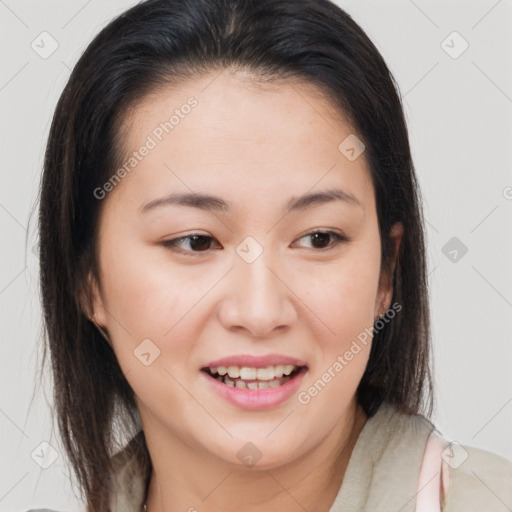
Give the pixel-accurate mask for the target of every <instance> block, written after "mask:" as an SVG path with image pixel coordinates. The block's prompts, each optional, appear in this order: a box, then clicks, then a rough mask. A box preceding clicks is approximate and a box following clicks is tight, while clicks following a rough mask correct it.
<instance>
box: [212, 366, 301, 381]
mask: <svg viewBox="0 0 512 512" xmlns="http://www.w3.org/2000/svg"><path fill="white" fill-rule="evenodd" d="M296 368H297V367H296V366H294V365H293V364H285V365H282V364H277V365H275V366H267V367H266V368H251V367H249V366H241V367H240V366H234V365H233V366H228V367H226V366H218V367H214V366H212V367H211V368H210V372H211V373H212V374H218V375H220V376H224V375H226V374H227V375H229V377H230V378H231V379H238V378H240V379H242V380H260V381H271V380H273V379H280V378H282V377H284V376H287V375H290V374H291V373H292V372H293V371H294V370H295V369H296Z"/></svg>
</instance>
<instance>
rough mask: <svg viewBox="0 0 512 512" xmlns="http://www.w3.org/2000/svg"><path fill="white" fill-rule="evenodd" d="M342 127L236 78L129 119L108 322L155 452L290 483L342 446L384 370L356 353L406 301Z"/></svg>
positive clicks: (100, 320)
mask: <svg viewBox="0 0 512 512" xmlns="http://www.w3.org/2000/svg"><path fill="white" fill-rule="evenodd" d="M186 105H188V107H187V106H186ZM333 112H334V111H333V108H332V106H330V105H329V104H328V103H327V102H326V101H325V100H324V99H322V97H321V96H320V94H319V93H318V91H316V90H315V89H314V88H313V87H312V86H307V85H304V84H302V85H300V84H292V83H289V82H288V83H282V84H280V85H274V86H272V87H269V86H266V87H259V86H255V85H254V84H251V83H250V82H249V81H247V80H245V81H244V80H242V79H240V78H239V77H238V76H236V75H234V74H232V73H230V72H229V71H224V72H223V73H222V74H220V75H219V76H217V73H216V74H211V75H208V76H203V77H201V78H198V79H196V80H194V81H191V82H190V83H188V84H185V85H180V86H179V88H169V89H165V90H164V89H163V90H160V91H158V92H155V93H154V94H152V95H151V96H150V97H147V98H146V99H145V100H143V101H142V102H141V103H139V104H138V105H137V106H136V108H134V109H133V110H132V111H131V112H130V115H129V117H127V119H126V123H125V125H124V129H123V141H124V148H123V150H124V152H125V153H124V154H125V160H124V162H123V163H126V165H125V167H124V170H125V172H122V171H119V172H118V174H117V176H118V178H122V179H121V180H119V179H117V180H115V179H114V180H111V182H110V185H109V184H107V185H106V186H105V187H104V188H103V190H104V191H106V190H109V189H111V190H110V191H109V192H108V193H107V194H105V197H104V198H103V199H98V200H101V201H102V205H101V206H102V211H101V217H100V224H99V239H98V261H99V268H100V279H99V283H96V285H95V286H94V302H93V303H94V308H93V312H94V319H95V321H96V323H97V324H98V325H100V326H102V327H103V328H104V329H105V331H107V332H108V336H109V338H110V340H111V344H112V347H113V349H114V352H115V354H116V356H117V358H118V360H119V363H120V366H121V368H122V370H123V373H124V374H125V375H126V378H127V380H128V381H129V383H130V385H131V387H132V388H133V390H134V392H135V394H136V399H137V405H138V408H139V412H140V415H141V419H142V422H143V427H144V430H145V431H146V433H149V434H150V435H152V436H153V439H160V440H161V442H162V443H164V439H165V443H175V445H176V446H177V445H178V444H180V445H181V446H187V447H188V448H189V449H190V450H194V451H196V452H198V453H203V454H205V455H206V456H208V457H212V458H213V459H215V460H220V461H222V462H223V463H225V464H236V465H240V464H241V461H242V458H241V454H240V450H241V449H245V450H249V451H250V450H255V449H254V448H247V445H246V443H248V442H251V443H252V444H253V445H254V446H255V447H256V448H257V453H259V454H260V455H259V456H261V459H260V461H259V462H258V464H259V465H260V467H275V466H277V465H279V464H284V463H287V462H292V461H293V460H295V459H296V458H298V457H300V456H301V455H303V454H305V453H306V452H308V451H309V450H311V449H312V448H314V447H315V446H318V445H319V444H321V443H322V442H324V441H325V440H328V439H331V438H332V439H335V438H338V437H339V434H340V432H341V430H340V429H341V428H342V425H343V424H344V421H345V420H346V418H347V415H348V412H349V411H350V410H351V408H353V407H354V404H355V392H356V388H357V386H358V383H359V381H360V379H361V377H362V375H363V372H364V369H365V366H366V364H367V361H368V356H369V352H370V345H371V342H370V340H368V342H367V343H366V344H363V343H361V342H358V346H359V351H357V350H356V349H355V348H354V344H353V342H354V340H358V335H360V334H361V333H363V332H364V331H365V329H370V328H371V327H372V325H373V323H374V320H375V316H376V315H378V314H379V313H383V312H384V311H385V309H386V308H387V307H389V302H390V300H391V290H390V289H389V288H383V287H379V282H380V279H379V278H380V265H381V259H380V238H379V232H378V221H377V216H376V206H375V198H374V190H373V187H372V184H371V180H370V174H369V170H368V167H367V162H366V160H365V155H364V153H363V154H361V156H359V157H358V158H356V159H353V158H351V159H349V158H347V157H346V156H345V155H346V154H344V153H342V152H341V151H340V149H339V148H338V146H339V145H340V143H341V142H342V141H344V140H345V139H346V137H348V136H349V135H351V133H352V131H351V129H350V127H349V125H348V124H347V123H346V122H344V120H343V119H342V118H341V116H338V117H336V118H335V117H333ZM173 113H174V114H175V115H174V119H171V121H169V120H170V118H171V115H173ZM166 122H167V123H168V124H167V125H166V124H165V123H166ZM144 147H145V148H146V150H145V149H143V148H144ZM134 152H136V153H134ZM130 157H131V158H132V160H130ZM319 194H320V195H319ZM97 195H98V197H102V195H103V192H100V191H98V192H97ZM204 196H209V197H210V198H209V199H207V198H205V197H204ZM212 197H213V198H215V199H212ZM308 197H309V199H308ZM180 198H181V199H180ZM398 242H399V239H398V240H397V243H398ZM351 347H352V348H351ZM347 351H348V352H352V357H351V358H350V359H349V360H348V358H347V357H345V355H348V354H347ZM340 357H341V358H342V359H343V361H344V362H343V363H341V360H340ZM337 362H338V365H337V364H336V363H337ZM339 365H342V369H340V366H339ZM223 367H225V368H223ZM208 368H209V370H207V369H208ZM226 371H229V373H228V375H227V380H226V375H224V376H222V375H221V374H222V373H225V372H226ZM290 371H291V372H292V373H291V374H290V375H286V374H287V373H289V372H290ZM326 372H327V373H329V374H330V376H331V378H330V379H329V378H328V377H326V376H325V374H326ZM210 373H211V375H210ZM237 375H238V377H237ZM219 379H221V380H219ZM319 379H320V380H321V381H322V384H320V385H319V384H318V381H319ZM315 383H316V387H315ZM239 386H240V387H239ZM247 386H248V387H249V388H247ZM260 387H261V389H260ZM243 388H245V389H243ZM251 388H257V389H251ZM313 388H314V389H316V392H315V391H314V389H313ZM154 442H155V443H156V442H157V441H154ZM162 445H163V444H162ZM255 452H256V450H255ZM242 455H243V451H242Z"/></svg>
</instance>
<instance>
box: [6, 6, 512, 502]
mask: <svg viewBox="0 0 512 512" xmlns="http://www.w3.org/2000/svg"><path fill="white" fill-rule="evenodd" d="M133 3H134V2H128V1H120V0H108V1H100V0H89V1H83V0H79V1H76V0H73V1H66V2H63V1H61V2H57V1H38V2H35V1H26V0H0V34H1V35H0V38H1V39H0V56H1V57H0V58H1V64H0V109H1V123H0V129H1V134H0V145H1V146H0V148H1V153H0V154H1V159H0V165H1V168H0V172H1V180H2V185H1V188H0V227H1V233H2V251H1V262H0V304H1V306H0V326H1V353H2V357H1V373H0V378H1V381H0V389H1V396H0V429H1V430H0V432H1V435H0V450H1V452H0V460H1V461H2V467H1V474H0V511H5V512H6V511H9V512H13V511H18V510H20V511H24V510H27V509H29V508H31V507H35V508H37V507H42V506H49V507H51V508H55V509H59V510H66V511H69V512H74V511H78V510H81V506H80V503H79V501H78V499H76V498H75V497H74V496H73V492H72V486H71V484H70V482H69V480H68V478H67V476H66V473H67V471H66V465H65V459H64V457H63V451H62V447H61V445H60V443H59V440H58V439H56V438H55V436H54V437H51V436H50V433H51V430H50V425H51V420H50V406H51V386H50V381H49V380H47V382H48V383H47V385H46V391H45V392H44V390H40V389H38V393H37V394H36V395H35V398H34V401H33V403H32V406H31V407H30V408H29V406H30V399H31V395H32V390H33V386H34V378H35V374H36V365H37V362H38V360H39V357H40V352H38V349H37V347H38V346H39V343H40V342H39V331H40V325H41V323H40V306H39V296H38V283H37V279H38V270H37V258H36V252H37V247H36V248H34V247H35V244H36V240H37V233H36V222H35V221H36V216H33V218H32V221H31V223H30V224H29V216H30V211H31V209H33V208H34V205H35V201H36V195H37V190H38V184H39V178H40V172H41V166H42V158H43V151H44V144H45V139H46V137H47V134H48V129H49V126H50V121H51V116H52V111H53V109H54V107H55V104H56V101H57V98H58V96H59V94H60V92H61V90H62V88H63V86H64V84H65V81H66V80H67V77H68V76H69V72H70V69H71V67H72V66H73V65H74V63H75V62H76V60H77V58H78V57H79V55H80V54H81V52H82V51H83V49H84V48H85V46H86V44H87V43H88V42H89V41H90V40H91V39H92V37H93V36H94V35H95V34H96V33H97V32H98V30H99V29H100V28H101V27H102V26H104V25H105V24H106V23H107V22H108V21H109V20H110V19H111V18H112V17H113V16H114V15H116V14H117V13H119V12H120V11H122V10H124V9H125V8H127V7H129V6H130V5H132V4H133ZM338 3H339V5H340V6H341V7H343V8H345V9H346V10H347V12H348V13H349V14H351V15H352V16H353V18H354V19H355V20H356V21H357V22H358V23H359V24H360V25H361V26H362V27H363V29H365V30H366V31H367V33H368V35H369V36H370V38H371V39H372V40H373V41H374V43H375V44H376V45H377V47H378V48H379V50H380V51H381V52H382V54H383V56H384V58H385V59H386V61H387V63H388V65H389V67H390V69H391V71H392V72H393V73H394V75H395V77H396V79H397V81H398V84H399V86H400V89H401V91H402V94H403V97H404V104H405V109H406V115H407V120H408V124H409V130H410V137H411V144H412V148H413V156H414V158H415V164H416V167H417V172H418V176H419V179H420V183H421V187H422V190H423V195H424V199H425V215H426V219H427V236H428V239H427V241H428V264H429V279H430V286H431V299H432V321H433V338H434V350H435V375H436V391H437V405H438V407H437V410H436V414H435V417H434V420H435V423H436V425H437V427H438V429H439V430H441V432H442V433H443V434H444V435H446V436H447V437H449V438H451V439H454V440H457V441H459V442H461V443H465V444H469V445H472V446H477V447H480V448H484V449H487V450H490V451H493V452H495V453H498V454H501V455H503V456H506V457H507V458H510V459H512V436H511V435H510V433H511V432H512V428H511V427H512V372H511V369H512V368H511V367H512V340H511V334H510V333H511V330H512V271H511V270H510V262H511V261H512V237H511V233H512V231H511V219H512V173H511V162H512V155H511V152H512V149H511V134H512V130H511V125H512V70H511V62H512V59H511V57H512V56H511V53H512V44H511V33H512V32H511V30H512V0H499V1H496V0H478V1H471V2H468V1H462V0H460V1H453V0H452V1H426V0H415V1H412V0H393V1H389V0H388V1H386V2H383V1H381V2H379V1H377V0H374V1H368V0H365V1H361V0H351V1H339V2H338ZM44 31H46V32H48V33H49V34H51V37H52V38H53V39H54V40H55V41H56V42H57V44H58V48H57V49H56V51H55V52H54V53H53V54H51V55H50V56H48V57H47V58H42V57H41V56H40V54H39V53H37V52H36V51H35V50H34V49H33V48H32V47H31V44H32V42H33V41H35V43H34V45H36V44H39V50H38V51H39V52H42V51H43V50H46V51H48V50H49V49H51V40H50V39H49V38H48V36H40V34H41V33H42V32H44ZM454 31H456V32H458V33H459V34H460V36H461V37H462V38H463V39H461V37H459V36H457V35H455V36H453V35H452V36H450V34H452V32H454ZM448 36H450V37H448ZM42 37H46V39H45V40H44V49H43V43H41V38H42ZM447 38H448V39H447ZM464 40H465V41H467V43H468V44H469V47H468V49H467V50H466V51H465V52H464V53H462V54H461V55H458V54H459V53H460V51H461V50H462V49H463V48H464ZM443 41H446V42H445V43H443ZM449 53H451V56H450V55H449ZM454 57H457V58H454ZM26 237H27V240H28V241H27V245H25V240H26ZM453 237H456V238H455V240H452V238H453ZM462 244H463V245H464V246H465V247H466V248H467V253H466V254H464V255H463V254H462V253H463V251H462V249H463V245H462ZM454 249H455V250H456V251H457V257H456V258H455V261H453V260H454V257H455V253H454V252H453V250H454ZM45 393H46V397H47V398H45ZM42 442H49V443H50V444H51V445H52V447H54V449H55V450H56V452H57V453H58V454H59V456H58V458H57V460H56V461H55V462H54V463H53V464H52V465H50V466H49V467H48V468H47V469H42V468H41V467H40V466H39V465H38V464H36V462H35V461H34V459H35V460H37V454H38V453H39V454H40V453H42V452H41V450H42V448H41V446H40V444H41V443H42ZM45 453H48V452H45ZM32 454H34V459H33V458H32Z"/></svg>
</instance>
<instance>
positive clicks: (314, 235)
mask: <svg viewBox="0 0 512 512" xmlns="http://www.w3.org/2000/svg"><path fill="white" fill-rule="evenodd" d="M312 236H313V245H314V243H315V241H318V239H319V238H320V243H322V237H323V238H324V241H326V242H328V241H329V237H330V236H331V235H330V234H329V233H313V235H312Z"/></svg>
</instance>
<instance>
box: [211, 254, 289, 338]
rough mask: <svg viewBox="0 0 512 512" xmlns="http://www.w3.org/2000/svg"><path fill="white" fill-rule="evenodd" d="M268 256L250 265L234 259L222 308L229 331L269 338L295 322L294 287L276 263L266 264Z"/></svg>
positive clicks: (221, 314) (220, 310)
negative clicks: (246, 332) (244, 331)
mask: <svg viewBox="0 0 512 512" xmlns="http://www.w3.org/2000/svg"><path fill="white" fill-rule="evenodd" d="M265 255H266V253H265V252H263V254H261V255H260V256H259V257H258V258H257V259H256V260H255V261H253V262H251V263H248V262H247V261H245V260H244V259H243V258H241V257H238V256H236V257H235V261H234V268H233V270H232V271H231V272H229V274H228V278H227V282H226V283H225V286H226V288H225V290H226V293H225V295H224V297H223V300H222V303H221V305H220V308H219V318H220V321H221V323H222V324H223V325H224V327H225V328H226V329H228V330H230V331H241V330H246V331H248V332H249V333H250V334H251V335H252V336H254V337H268V336H271V335H272V334H273V332H274V331H276V332H277V331H278V330H279V331H282V330H285V329H286V328H289V326H291V325H292V323H293V322H294V321H295V319H296V310H295V308H294V305H293V297H294V294H293V292H292V290H293V284H292V283H291V282H287V281H289V280H290V279H289V278H287V277H286V273H285V272H282V271H280V270H279V268H278V267H277V266H276V265H275V264H270V265H267V263H270V262H269V261H268V260H267V258H265Z"/></svg>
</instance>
